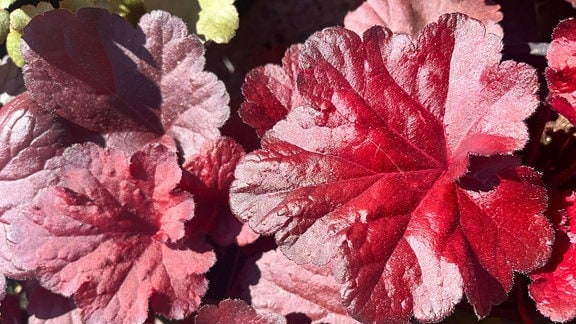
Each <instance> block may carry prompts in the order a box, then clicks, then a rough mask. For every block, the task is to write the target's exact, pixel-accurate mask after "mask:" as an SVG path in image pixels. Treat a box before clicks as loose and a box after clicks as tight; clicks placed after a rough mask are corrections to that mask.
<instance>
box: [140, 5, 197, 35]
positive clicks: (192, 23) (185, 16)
mask: <svg viewBox="0 0 576 324" xmlns="http://www.w3.org/2000/svg"><path fill="white" fill-rule="evenodd" d="M143 1H144V7H145V8H146V10H147V11H152V10H164V11H167V12H169V13H171V14H173V15H175V16H178V17H180V18H182V20H183V21H184V22H185V23H186V25H187V26H188V28H189V29H190V31H192V32H194V33H196V22H198V13H199V12H200V5H199V4H198V0H173V1H165V0H143Z"/></svg>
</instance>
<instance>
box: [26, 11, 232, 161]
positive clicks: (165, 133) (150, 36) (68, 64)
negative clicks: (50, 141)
mask: <svg viewBox="0 0 576 324" xmlns="http://www.w3.org/2000/svg"><path fill="white" fill-rule="evenodd" d="M23 39H24V40H25V42H26V44H25V45H23V55H24V57H25V59H26V62H27V63H28V64H27V65H26V67H25V69H24V79H25V82H26V86H27V88H28V90H29V91H30V94H31V95H32V97H33V98H34V100H36V101H37V102H39V103H40V104H41V105H42V106H43V107H44V108H45V109H47V110H49V111H53V112H55V113H56V114H57V115H59V116H61V117H62V118H64V119H67V120H69V121H71V122H73V123H75V124H76V125H78V126H80V127H81V128H83V129H84V132H83V133H92V134H93V137H96V138H97V139H92V140H95V141H100V142H105V144H106V145H107V146H110V147H115V148H119V149H122V150H124V151H125V152H126V153H128V154H131V153H133V152H135V151H137V150H138V149H140V147H142V146H143V145H145V144H146V143H149V142H158V141H160V142H162V143H163V144H165V145H170V142H174V144H173V145H172V146H174V147H178V148H179V150H180V151H181V153H182V154H183V156H184V158H188V157H190V156H192V155H194V154H196V153H197V152H198V151H199V149H200V147H201V146H202V144H203V143H204V141H206V140H208V139H214V138H217V137H219V136H220V132H219V130H218V128H219V127H220V126H222V125H223V124H224V122H225V121H226V119H227V118H228V115H229V107H228V100H229V98H228V94H227V93H226V89H225V87H224V84H223V83H222V82H220V81H219V80H218V79H217V78H216V76H215V75H214V74H212V73H208V72H204V71H203V68H204V62H205V60H204V47H203V46H202V43H201V42H200V40H199V39H198V38H197V37H195V36H190V35H188V30H187V29H186V25H185V24H184V22H182V20H180V19H179V18H176V17H173V16H170V15H169V14H168V13H166V12H161V11H153V12H152V13H150V14H146V15H144V16H143V17H142V19H141V20H140V22H139V25H138V28H134V27H132V26H131V25H130V23H128V22H127V21H126V20H124V19H122V18H121V17H119V16H117V15H114V14H111V13H109V12H107V11H106V10H104V9H97V8H82V9H80V10H78V12H77V14H76V15H74V14H72V13H71V12H69V11H68V10H54V11H51V12H49V13H47V14H45V15H42V16H38V17H37V18H36V19H33V20H32V21H31V22H30V24H29V26H28V27H27V28H26V32H25V34H24V38H23ZM76 140H77V141H79V142H80V141H84V140H85V138H78V139H76Z"/></svg>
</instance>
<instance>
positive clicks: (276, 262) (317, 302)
mask: <svg viewBox="0 0 576 324" xmlns="http://www.w3.org/2000/svg"><path fill="white" fill-rule="evenodd" d="M244 273H245V275H246V276H247V278H245V279H244V282H250V283H254V284H251V285H250V287H249V290H250V291H249V293H250V300H251V304H252V306H253V307H254V308H255V309H257V310H268V311H272V312H275V313H278V314H282V315H285V316H286V315H288V314H291V313H302V314H305V315H306V316H307V317H308V318H309V319H310V320H312V323H340V324H346V323H350V324H352V323H358V322H357V321H356V320H354V319H353V318H352V317H350V316H349V315H348V313H347V312H346V309H345V308H344V306H342V304H341V302H340V293H339V291H340V286H341V285H340V284H338V283H337V282H336V280H335V279H334V277H333V276H332V268H331V267H330V266H329V265H326V266H322V267H319V266H315V265H313V264H306V265H298V264H296V263H295V262H293V261H291V260H290V259H288V258H286V256H284V255H283V254H282V252H280V251H275V250H272V251H268V252H265V253H264V254H263V255H262V257H261V258H260V259H259V260H258V261H256V263H255V264H249V265H248V266H247V267H246V268H245V269H244ZM258 275H259V276H258ZM254 276H256V277H257V278H253V277H254Z"/></svg>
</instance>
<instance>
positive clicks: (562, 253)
mask: <svg viewBox="0 0 576 324" xmlns="http://www.w3.org/2000/svg"><path fill="white" fill-rule="evenodd" d="M575 202H576V193H574V192H571V193H568V194H566V193H554V194H553V196H552V203H551V207H550V208H549V213H554V214H555V215H550V218H551V219H552V220H554V223H555V227H556V240H555V242H554V250H553V254H552V257H551V258H550V260H549V261H548V263H547V264H546V266H545V267H543V268H541V269H539V270H537V271H535V272H533V273H531V274H530V278H531V279H532V280H533V282H532V284H530V287H529V291H530V296H532V299H534V301H535V302H536V308H538V310H539V311H540V312H541V313H542V314H544V315H545V316H547V317H548V318H550V319H551V320H553V321H554V322H568V321H571V320H573V319H575V318H576V297H575V296H576V282H574V278H575V277H576V204H575Z"/></svg>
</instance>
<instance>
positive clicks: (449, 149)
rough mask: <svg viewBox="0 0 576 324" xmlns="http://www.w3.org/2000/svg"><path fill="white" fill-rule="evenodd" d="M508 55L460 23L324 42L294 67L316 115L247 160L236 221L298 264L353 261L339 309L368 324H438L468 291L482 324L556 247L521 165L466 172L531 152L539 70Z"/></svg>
mask: <svg viewBox="0 0 576 324" xmlns="http://www.w3.org/2000/svg"><path fill="white" fill-rule="evenodd" d="M438 44H443V45H442V46H438ZM500 47H501V42H500V39H499V38H498V37H497V36H496V35H493V34H487V33H486V32H485V29H484V26H482V25H481V24H480V23H479V22H477V21H475V20H472V19H469V18H467V17H465V16H463V15H457V14H453V15H445V16H442V17H441V18H440V19H439V20H438V22H437V23H435V24H431V25H428V26H427V27H426V28H424V30H423V32H422V34H421V35H420V37H419V38H418V42H417V43H413V42H412V40H411V39H410V38H409V37H408V36H407V35H403V34H392V33H391V32H390V31H389V30H387V29H384V28H381V27H374V28H372V29H370V30H368V31H367V32H366V33H365V34H364V36H363V39H360V38H359V37H358V36H357V34H355V33H354V32H351V31H348V30H345V29H340V28H331V29H326V30H324V31H322V32H319V33H317V34H315V35H313V36H312V37H311V38H309V39H308V40H307V41H306V43H305V44H304V45H303V47H302V49H301V50H300V53H299V56H298V67H299V68H298V74H297V82H296V84H297V90H296V91H298V93H299V94H300V95H301V96H302V97H303V98H304V100H305V102H306V105H302V106H300V107H296V108H292V109H291V110H290V112H289V113H288V114H287V116H286V118H285V119H284V120H281V121H279V122H278V123H276V125H275V126H274V127H273V128H272V129H271V130H270V131H268V132H267V133H266V134H265V135H264V137H263V139H262V149H261V150H257V151H255V152H253V153H250V154H248V155H246V157H245V158H244V159H243V160H242V161H241V162H240V163H239V165H238V167H237V169H236V173H235V176H236V180H235V182H234V183H233V185H232V189H231V206H232V210H233V211H234V212H235V213H236V215H237V216H239V217H240V218H241V219H242V220H244V221H247V222H249V224H250V225H251V227H252V228H253V229H254V230H255V231H256V232H258V233H261V234H275V238H276V241H277V242H278V244H279V245H280V248H281V249H282V251H283V252H284V253H285V254H286V255H287V256H288V257H289V258H290V259H292V260H294V261H295V262H297V263H307V262H314V263H316V264H318V265H321V264H326V263H328V262H329V261H330V260H331V259H333V258H334V257H337V258H340V255H341V256H342V257H343V261H342V262H340V263H339V264H338V265H337V266H336V268H335V271H336V275H337V277H338V279H340V280H341V281H342V282H343V283H344V285H345V287H344V288H343V289H342V292H341V293H342V299H343V302H344V304H345V305H346V306H347V307H348V311H349V312H350V314H351V315H352V316H354V317H356V318H358V319H359V320H361V321H369V322H371V321H376V320H380V321H381V320H384V321H406V320H408V319H409V318H410V317H411V316H412V315H413V316H415V317H416V319H418V320H425V321H439V320H441V319H442V318H444V317H445V316H447V315H448V314H450V313H451V311H452V310H453V308H454V305H455V304H456V303H458V302H459V301H460V300H461V298H462V294H463V293H465V294H466V297H467V299H468V300H469V301H470V303H471V304H472V305H473V306H474V308H475V310H476V312H477V314H478V315H479V316H485V315H486V314H487V313H488V312H489V310H490V307H491V305H492V304H495V303H498V302H501V301H502V300H503V299H504V298H505V293H506V292H507V291H508V290H509V289H510V288H511V285H512V273H513V271H514V270H516V271H529V270H532V269H534V268H536V267H539V266H541V265H543V264H544V263H545V262H546V260H547V258H548V257H549V255H550V250H551V246H550V245H551V242H552V240H553V233H552V230H551V228H550V225H549V223H548V221H547V219H546V218H545V217H543V216H542V212H543V210H544V208H545V206H546V193H545V190H544V189H543V186H542V184H541V182H540V180H539V175H538V174H537V173H536V172H534V171H533V170H532V169H530V168H527V167H521V166H519V163H518V161H517V160H516V159H515V158H512V157H509V156H494V157H491V158H483V159H480V158H475V159H474V161H475V162H474V163H473V164H472V163H471V162H470V155H471V154H479V155H494V154H508V153H511V152H513V151H514V150H517V149H520V148H522V147H523V145H524V143H525V141H526V139H527V132H526V126H525V125H524V123H523V120H524V119H525V118H526V117H527V116H529V115H530V114H531V113H532V112H533V111H534V109H535V108H536V105H537V99H536V96H535V92H536V89H537V82H536V76H535V73H534V71H533V70H532V69H531V68H530V67H528V66H527V65H524V64H517V63H514V62H510V61H507V62H503V63H500V54H499V51H500ZM480 49H481V50H480ZM464 180H466V181H464ZM488 238H489V239H488Z"/></svg>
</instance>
